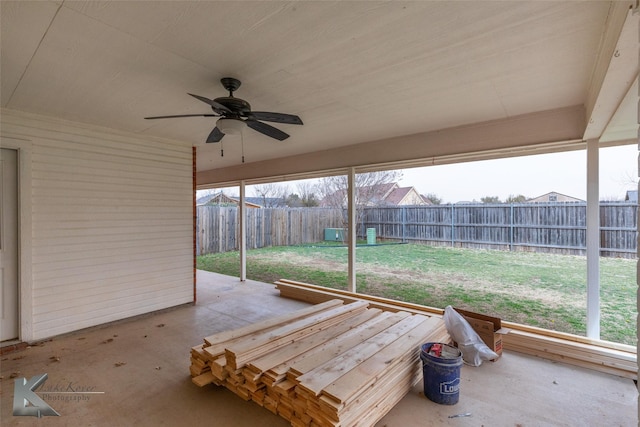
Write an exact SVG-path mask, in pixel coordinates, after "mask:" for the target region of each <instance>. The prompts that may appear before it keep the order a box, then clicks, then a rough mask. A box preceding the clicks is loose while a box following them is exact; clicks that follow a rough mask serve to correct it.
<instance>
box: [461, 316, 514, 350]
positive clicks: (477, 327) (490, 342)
mask: <svg viewBox="0 0 640 427" xmlns="http://www.w3.org/2000/svg"><path fill="white" fill-rule="evenodd" d="M454 310H455V311H457V312H458V313H460V314H461V315H462V317H464V318H465V320H466V321H467V322H469V324H470V325H471V327H472V328H473V330H474V331H476V332H477V333H478V335H480V338H482V341H484V343H485V344H486V345H487V347H489V348H490V349H491V350H493V351H495V352H496V353H497V354H498V356H500V355H502V335H504V334H506V333H508V332H509V329H507V328H503V327H502V321H501V320H500V319H499V318H497V317H491V316H486V315H484V314H479V313H473V312H471V311H466V310H460V309H458V308H454Z"/></svg>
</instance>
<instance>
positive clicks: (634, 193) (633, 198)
mask: <svg viewBox="0 0 640 427" xmlns="http://www.w3.org/2000/svg"><path fill="white" fill-rule="evenodd" d="M624 200H625V201H628V202H631V203H638V190H629V191H627V195H626V196H625V198H624Z"/></svg>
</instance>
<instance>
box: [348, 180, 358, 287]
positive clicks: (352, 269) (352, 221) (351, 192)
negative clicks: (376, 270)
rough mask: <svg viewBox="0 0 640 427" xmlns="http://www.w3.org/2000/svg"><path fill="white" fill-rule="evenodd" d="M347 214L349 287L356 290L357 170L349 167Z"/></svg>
mask: <svg viewBox="0 0 640 427" xmlns="http://www.w3.org/2000/svg"><path fill="white" fill-rule="evenodd" d="M347 215H348V216H349V230H348V231H349V238H348V239H347V240H348V242H349V251H348V257H349V259H348V264H349V277H348V282H347V289H348V290H349V292H356V170H355V168H350V169H349V177H348V185H347Z"/></svg>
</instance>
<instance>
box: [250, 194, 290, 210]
mask: <svg viewBox="0 0 640 427" xmlns="http://www.w3.org/2000/svg"><path fill="white" fill-rule="evenodd" d="M244 200H245V201H246V202H247V203H253V204H255V205H258V206H261V207H263V208H286V207H288V206H287V203H286V201H285V200H284V199H283V198H282V197H245V198H244Z"/></svg>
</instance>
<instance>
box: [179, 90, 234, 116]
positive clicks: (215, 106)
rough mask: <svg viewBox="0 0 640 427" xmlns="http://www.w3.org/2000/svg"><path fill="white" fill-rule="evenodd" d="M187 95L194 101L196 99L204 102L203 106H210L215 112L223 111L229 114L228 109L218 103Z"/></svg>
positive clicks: (198, 96) (202, 97)
mask: <svg viewBox="0 0 640 427" xmlns="http://www.w3.org/2000/svg"><path fill="white" fill-rule="evenodd" d="M189 95H191V96H193V97H194V98H195V99H198V100H200V101H202V102H204V103H205V104H209V105H211V106H212V107H213V109H214V110H215V111H216V112H220V111H223V112H225V113H230V112H231V110H230V109H228V108H227V107H225V106H224V105H222V104H220V103H219V102H216V101H214V100H213V99H209V98H205V97H204V96H200V95H194V94H192V93H190V94H189Z"/></svg>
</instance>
